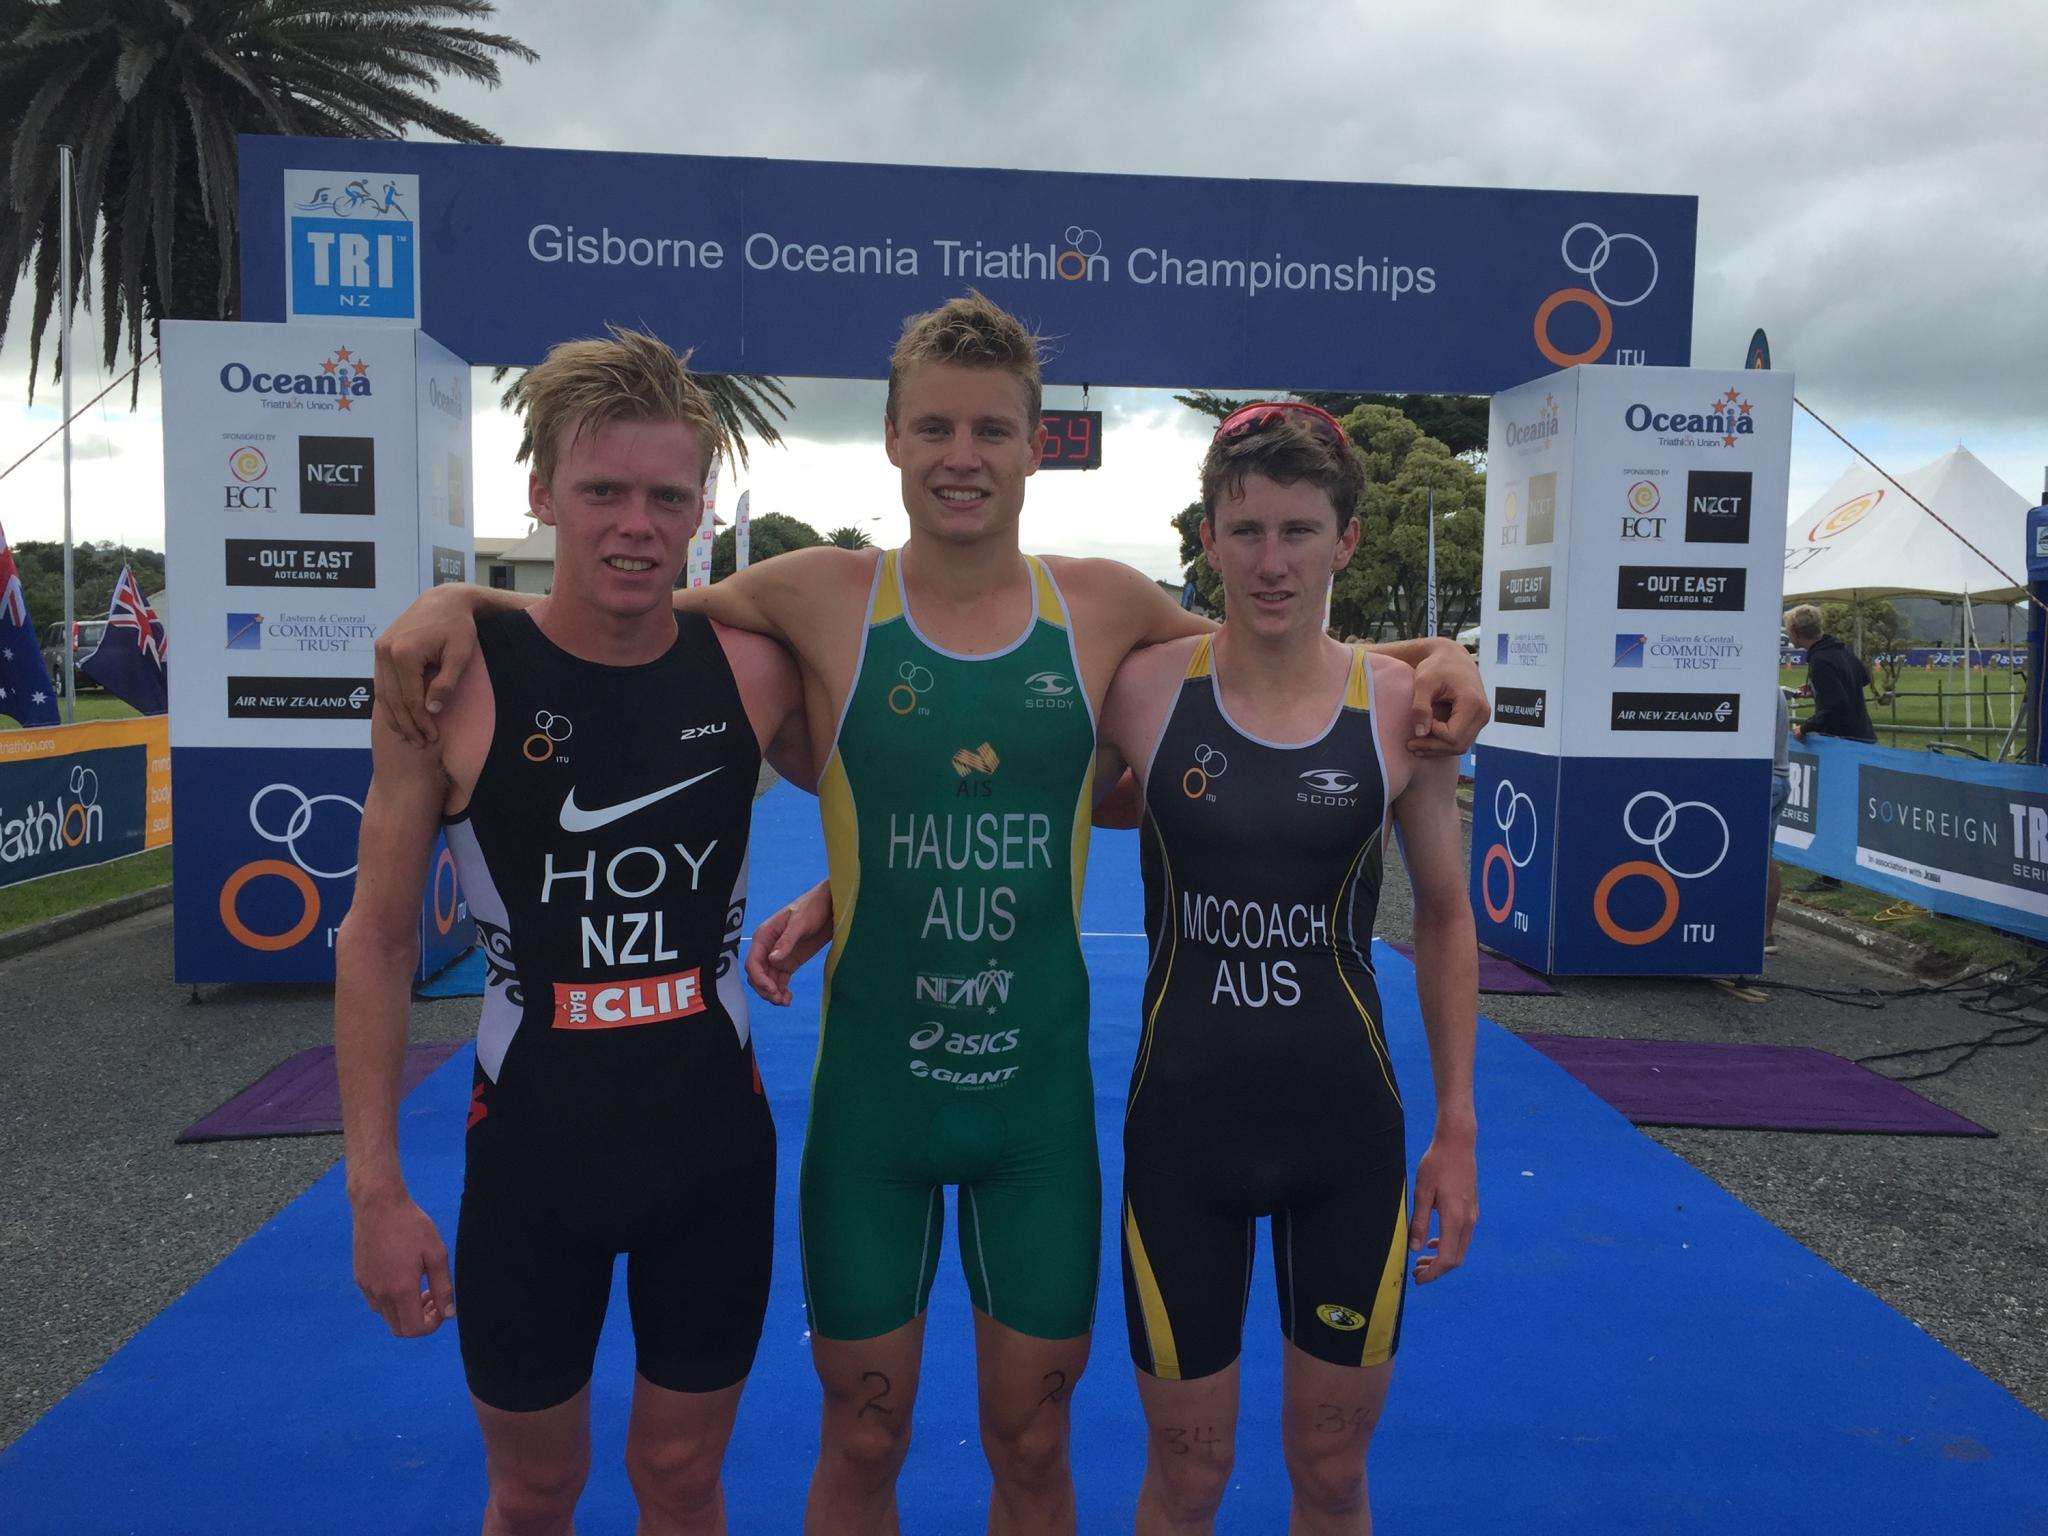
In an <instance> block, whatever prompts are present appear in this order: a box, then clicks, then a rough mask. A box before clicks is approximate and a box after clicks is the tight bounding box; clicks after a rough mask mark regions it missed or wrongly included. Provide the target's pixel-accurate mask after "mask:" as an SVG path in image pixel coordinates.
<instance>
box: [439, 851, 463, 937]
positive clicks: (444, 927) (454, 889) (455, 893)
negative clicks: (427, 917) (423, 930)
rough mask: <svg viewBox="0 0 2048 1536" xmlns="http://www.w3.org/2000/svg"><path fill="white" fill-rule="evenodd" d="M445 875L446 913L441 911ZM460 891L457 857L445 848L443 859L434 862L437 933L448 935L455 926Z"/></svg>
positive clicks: (442, 853)
mask: <svg viewBox="0 0 2048 1536" xmlns="http://www.w3.org/2000/svg"><path fill="white" fill-rule="evenodd" d="M444 873H445V874H446V875H447V876H448V910H447V911H445V912H444V911H442V910H441V876H442V875H443V874H444ZM460 889H461V881H460V880H458V879H457V878H456V874H455V855H454V854H452V853H450V852H449V851H448V850H447V849H446V848H443V849H442V850H441V857H440V858H438V859H436V860H435V861H434V928H435V931H436V932H439V933H446V932H447V931H448V930H449V929H450V928H453V927H454V926H455V914H456V911H457V909H458V906H459V893H460Z"/></svg>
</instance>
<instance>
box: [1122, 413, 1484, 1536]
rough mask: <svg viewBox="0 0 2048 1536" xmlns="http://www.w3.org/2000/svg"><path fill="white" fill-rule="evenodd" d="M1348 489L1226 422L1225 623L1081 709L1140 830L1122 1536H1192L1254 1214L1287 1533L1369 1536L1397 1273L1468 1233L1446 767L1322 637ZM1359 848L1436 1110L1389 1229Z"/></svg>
mask: <svg viewBox="0 0 2048 1536" xmlns="http://www.w3.org/2000/svg"><path fill="white" fill-rule="evenodd" d="M1362 480H1363V475H1362V472H1361V470H1360V467H1359V465H1358V462H1357V457H1356V455H1355V453H1354V452H1353V450H1352V448H1351V445H1350V443H1349V442H1348V441H1347V440H1346V439H1345V436H1344V433H1343V429H1342V428H1341V427H1340V426H1339V425H1338V424H1337V422H1336V421H1334V420H1333V419H1332V418H1331V417H1330V416H1329V415H1328V414H1327V413H1325V412H1323V411H1321V410H1318V409H1317V408H1316V407H1314V406H1309V405H1303V404H1300V403H1298V402H1292V401H1289V402H1279V403H1261V404H1257V405H1250V406H1246V407H1245V408H1243V409H1242V410H1239V411H1237V412H1235V413H1234V414H1232V415H1231V416H1229V417H1227V418H1226V419H1225V420H1224V421H1223V423H1222V425H1221V426H1220V427H1219V428H1218V429H1217V432H1216V436H1215V440H1214V441H1213V442H1212V444H1211V445H1210V448H1209V452H1208V455H1207V457H1206V458H1205V459H1204V461H1203V465H1202V503H1203V509H1204V517H1203V521H1202V528H1201V533H1202V547H1203V550H1204V551H1205V553H1206V554H1207V555H1208V558H1209V562H1210V564H1211V565H1212V566H1213V567H1214V568H1215V570H1216V572H1217V574H1218V575H1220V576H1221V577H1222V579H1223V587H1224V594H1225V612H1226V615H1227V617H1226V620H1225V623H1224V625H1223V627H1222V629H1220V630H1219V631H1217V632H1216V633H1215V634H1214V635H1204V636H1202V637H1200V638H1198V639H1191V640H1179V641H1170V642H1168V643H1167V644H1164V645H1158V646H1152V647H1150V648H1148V649H1145V650H1141V651H1137V652H1134V653H1133V654H1132V655H1131V656H1130V657H1129V658H1128V659H1127V660H1125V662H1124V663H1123V665H1122V666H1121V667H1120V668H1118V670H1117V674H1116V679H1115V681H1114V682H1113V683H1112V684H1111V686H1110V693H1109V701H1108V704H1107V706H1106V708H1105V709H1104V711H1103V718H1102V741H1103V747H1104V753H1103V755H1104V758H1105V759H1106V762H1105V765H1104V771H1103V774H1102V777H1103V780H1104V782H1111V781H1113V780H1114V778H1115V776H1116V774H1117V772H1118V771H1119V770H1120V768H1121V767H1122V766H1123V765H1125V764H1128V765H1129V767H1130V768H1131V770H1132V772H1133V773H1134V774H1135V775H1136V778H1137V781H1138V784H1139V786H1140V793H1141V796H1142V801H1143V805H1144V821H1143V826H1142V830H1141V832H1140V838H1141V843H1140V847H1141V856H1142V859H1143V864H1144V876H1145V927H1146V934H1147V938H1148V940H1149V942H1150V945H1151V962H1150V965H1149V967H1148V969H1147V972H1146V977H1145V990H1144V1017H1145V1028H1144V1034H1143V1036H1142V1037H1141V1040H1140V1044H1139V1047H1138V1055H1137V1060H1136V1062H1135V1063H1134V1064H1133V1067H1132V1073H1131V1091H1130V1098H1129V1101H1128V1105H1127V1108H1126V1112H1125V1121H1124V1199H1123V1218H1122V1223H1121V1225H1122V1228H1123V1259H1124V1265H1123V1267H1124V1302H1125V1313H1126V1318H1127V1321H1128V1324H1129V1330H1130V1340H1131V1354H1132V1358H1133V1360H1134V1361H1135V1362H1136V1364H1137V1367H1138V1389H1139V1397H1140V1399H1141V1400H1142V1401H1143V1403H1144V1406H1145V1416H1146V1420H1147V1423H1148V1425H1149V1428H1150V1436H1149V1439H1148V1442H1147V1456H1146V1471H1145V1482H1144V1485H1143V1488H1142V1489H1141V1491H1140V1494H1139V1499H1138V1513H1137V1529H1138V1531H1139V1532H1140V1533H1141V1536H1169V1533H1173V1536H1180V1533H1196V1532H1207V1531H1210V1530H1211V1529H1213V1526H1214V1520H1215V1515H1216V1510H1217V1508H1218V1506H1219V1504H1220V1503H1221V1501H1222V1498H1223V1493H1224V1489H1225V1487H1226V1485H1227V1483H1228V1480H1229V1476H1230V1467H1231V1460H1232V1454H1233V1447H1234V1442H1235V1436H1236V1429H1237V1397H1238V1369H1237V1361H1238V1351H1239V1348H1240V1334H1241V1332H1242V1325H1243V1318H1244V1315H1245V1307H1246V1303H1247V1300H1248V1288H1249V1285H1250V1281H1251V1259H1252V1244H1253V1241H1254V1239H1255V1237H1256V1235H1257V1226H1258V1219H1259V1218H1260V1217H1262V1216H1267V1217H1270V1218H1271V1219H1272V1221H1271V1224H1272V1241H1273V1267H1274V1272H1275V1275H1274V1277H1275V1280H1276V1282H1277V1285H1278V1290H1279V1309H1280V1325H1281V1329H1282V1331H1283V1333H1284V1334H1285V1335H1286V1339H1287V1343H1286V1346H1285V1348H1284V1384H1283V1389H1282V1391H1283V1397H1282V1408H1281V1438H1282V1442H1283V1444H1284V1447H1285V1450H1286V1456H1287V1469H1288V1473H1289V1475H1290V1477H1291V1478H1292V1481H1293V1487H1294V1510H1293V1517H1292V1521H1291V1524H1290V1529H1291V1530H1293V1531H1296V1532H1302V1533H1318V1536H1320V1533H1329V1536H1335V1533H1339V1532H1342V1533H1346V1536H1357V1533H1362V1532H1365V1531H1368V1530H1370V1528H1371V1516H1370V1513H1369V1509H1368V1505H1367V1502H1366V1491H1365V1458H1366V1447H1367V1442H1368V1441H1369V1439H1370V1437H1371V1434H1372V1431H1373V1427H1374V1425H1375V1424H1376V1423H1377V1422H1378V1419H1379V1415H1380V1409H1381V1406H1382V1405H1383V1404H1384V1402H1385V1401H1386V1393H1387V1386H1388V1382H1389V1379H1390V1377H1391V1374H1392V1371H1393V1356H1394V1350H1395V1347H1396V1345H1397V1344H1398V1342H1399V1339H1400V1325H1401V1301H1402V1288H1403V1278H1404V1277H1403V1269H1404V1267H1405V1266H1404V1260H1405V1259H1406V1256H1407V1254H1408V1253H1410V1252H1416V1253H1420V1254H1421V1255H1422V1257H1421V1258H1420V1259H1419V1260H1418V1261H1417V1262H1416V1265H1415V1278H1416V1280H1417V1281H1418V1282H1419V1283H1427V1282H1429V1281H1432V1280H1435V1279H1438V1278H1439V1277H1441V1276H1442V1275H1443V1274H1445V1273H1446V1272H1447V1271H1449V1270H1451V1269H1455V1268H1456V1267H1457V1266H1458V1264H1459V1263H1460V1262H1461V1261H1462V1260H1463V1258H1464V1254H1465V1247H1466V1243H1467V1241H1468V1239H1469V1237H1470V1235H1471V1231H1472V1225H1473V1222H1474V1221H1475V1220H1476V1218H1477V1215H1478V1193H1477V1177H1476V1173H1475V1160H1474V1143H1475V1139H1476V1135H1477V1123H1476V1120H1475V1117H1474V1113H1473V1099H1472V1056H1473V1036H1474V1031H1475V1029H1476V1024H1477V1018H1476V1015H1477V1003H1478V949H1477V944H1476V941H1475V938H1474V934H1473V924H1472V910H1471V906H1470V904H1469V902H1468V901H1467V899H1466V894H1465V878H1464V860H1463V857H1462V852H1461V850H1462V844H1461V841H1460V836H1459V823H1458V805H1457V799H1456V790H1457V763H1456V761H1455V760H1453V759H1450V758H1418V757H1415V756H1414V755H1412V754H1410V753H1408V752H1406V751H1403V750H1401V746H1402V743H1403V742H1404V740H1405V739H1406V736H1407V722H1408V709H1409V700H1410V696H1411V693H1412V690H1413V686H1414V673H1413V671H1412V669H1411V668H1409V667H1408V666H1407V665H1405V664H1404V663H1402V662H1399V661H1396V660H1394V659H1393V658H1391V657H1388V656H1385V655H1381V654H1374V653H1371V652H1368V651H1366V650H1364V649H1362V648H1357V647H1352V646H1346V645H1341V644H1339V643H1338V642H1336V641H1334V640H1332V639H1330V638H1329V636H1328V634H1327V633H1326V632H1325V630H1324V627H1323V613H1324V605H1325V600H1326V597H1327V594H1328V591H1329V585H1330V581H1331V578H1332V576H1333V574H1334V573H1335V572H1337V571H1339V570H1342V569H1343V568H1344V566H1345V565H1346V564H1347V563H1348V562H1349V561H1350V558H1351V552H1352V550H1353V548H1354V547H1355V546H1356V544H1357V542H1358V527H1357V523H1356V520H1355V517H1354V509H1355V507H1356V504H1357V500H1358V494H1359V490H1360V488H1361V483H1362ZM1390 826H1392V827H1394V828H1397V829H1398V831H1399V833H1400V836H1401V844H1402V851H1403V853H1404V855H1405V856H1406V859H1407V863H1408V873H1409V878H1410V882H1411V884H1412V885H1413V887H1414V892H1415V946H1416V953H1415V974H1416V985H1417V990H1418V991H1419V993H1420V996H1421V1002H1422V1016H1423V1025H1424V1028H1425V1030H1426V1031H1427V1033H1428V1036H1429V1045H1430V1061H1431V1068H1432V1075H1433V1076H1434V1078H1435V1086H1436V1126H1435V1134H1434V1138H1433V1140H1432V1141H1431V1143H1430V1147H1429V1150H1428V1151H1427V1152H1426V1153H1425V1154H1424V1155H1423V1158H1422V1161H1421V1164H1420V1165H1419V1167H1418V1169H1417V1171H1416V1179H1415V1203H1414V1208H1413V1212H1412V1214H1411V1212H1410V1210H1409V1207H1408V1203H1407V1160H1406V1155H1405V1153H1404V1150H1403V1141H1402V1134H1403V1133H1402V1112H1401V1097H1400V1093H1399V1091H1398V1089H1397V1087H1396V1085H1395V1080H1394V1069H1393V1060H1392V1057H1391V1054H1390V1052H1389V1050H1388V1047H1387V1039H1386V1031H1385V1029H1384V1027H1383V1023H1382V1020H1383V1017H1384V1015H1383V1012H1382V1009H1381V1006H1380V998H1379V992H1378V989H1377V986H1376V984H1375V981H1374V975H1373V965H1372V954H1371V947H1372V929H1373V916H1374V913H1375V911H1376V909H1377V907H1378V905H1379V893H1380V878H1381V872H1382V861H1383V859H1384V857H1385V851H1386V841H1387V833H1388V830H1389V827H1390ZM1432 1215H1434V1216H1435V1218H1436V1220H1437V1223H1438V1226H1439V1236H1437V1237H1435V1238H1432V1237H1431V1236H1430V1235H1429V1231H1430V1221H1431V1217H1432Z"/></svg>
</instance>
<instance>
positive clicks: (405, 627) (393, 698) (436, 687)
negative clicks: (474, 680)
mask: <svg viewBox="0 0 2048 1536" xmlns="http://www.w3.org/2000/svg"><path fill="white" fill-rule="evenodd" d="M467 590H468V589H467V588H465V587H462V586H459V585H451V586H445V587H436V588H434V589H433V590H432V591H429V592H422V593H421V594H420V595H419V596H418V597H417V598H415V599H414V600H413V602H412V605H411V606H410V607H408V608H407V609H406V610H405V612H403V613H401V614H400V615H399V616H398V617H397V619H396V620H394V621H393V622H392V624H391V627H390V628H389V629H387V630H385V631H384V633H383V634H381V635H379V636H378V637H377V689H376V704H377V713H378V714H380V715H381V716H383V718H384V723H385V724H386V725H388V726H389V727H390V728H391V729H392V730H393V731H394V732H396V733H397V734H398V735H399V736H401V737H403V738H404V739H405V741H406V742H407V743H408V744H410V745H412V746H415V747H417V746H422V745H424V744H425V743H427V742H430V741H439V740H440V739H441V730H440V726H439V725H438V724H437V723H436V721H435V719H434V717H435V716H436V715H438V714H440V713H441V711H442V709H443V708H444V707H445V706H446V705H447V703H448V700H449V698H450V697H452V696H453V694H454V692H455V684H456V682H457V680H458V679H460V678H461V676H462V672H463V669H464V668H465V667H467V666H468V665H469V661H470V658H471V657H472V656H474V655H475V654H476V615H475V612H474V610H473V608H472V607H471V604H470V600H469V597H468V596H467Z"/></svg>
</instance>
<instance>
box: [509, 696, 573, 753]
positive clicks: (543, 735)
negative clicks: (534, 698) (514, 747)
mask: <svg viewBox="0 0 2048 1536" xmlns="http://www.w3.org/2000/svg"><path fill="white" fill-rule="evenodd" d="M533 723H534V727H535V729H534V732H533V734H532V735H531V736H529V737H527V738H526V740H524V741H522V742H521V743H520V744H519V755H520V756H521V757H523V758H525V759H526V760H527V761H528V762H529V763H545V762H548V761H549V760H551V759H552V760H553V761H556V762H562V763H566V762H567V761H569V759H568V758H566V757H556V756H555V749H556V748H557V747H559V746H561V744H562V743H563V742H565V741H567V740H568V739H569V738H570V736H572V735H573V734H575V731H576V727H575V726H574V725H572V724H571V723H570V721H569V717H568V716H567V715H558V714H556V713H554V712H553V711H552V710H546V709H538V710H535V711H534V714H533Z"/></svg>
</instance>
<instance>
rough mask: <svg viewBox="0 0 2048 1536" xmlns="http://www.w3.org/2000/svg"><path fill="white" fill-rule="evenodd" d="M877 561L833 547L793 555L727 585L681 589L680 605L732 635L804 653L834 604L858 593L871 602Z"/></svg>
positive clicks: (736, 574) (748, 570) (746, 572)
mask: <svg viewBox="0 0 2048 1536" xmlns="http://www.w3.org/2000/svg"><path fill="white" fill-rule="evenodd" d="M876 558H877V557H876V555H875V554H874V552H873V551H871V550H858V549H840V548H837V547H836V546H834V545H830V544H823V545H819V546H817V547H815V548H812V549H792V550H789V551H787V552H786V553H784V554H780V555H776V556H775V557H774V558H773V559H769V560H763V561H762V562H761V563H760V564H759V565H750V566H748V567H747V568H746V569H745V570H744V571H734V572H733V573H732V574H731V575H730V576H728V577H726V578H725V579H724V580H723V581H714V582H712V583H710V584H709V585H708V586H702V587H678V588H677V589H676V595H675V605H676V607H678V608H681V609H684V610H686V611H690V612H696V613H701V614H703V615H704V616H705V617H706V618H708V619H711V620H713V621H715V622H716V623H719V624H723V625H725V626H726V627H727V628H728V629H743V630H746V631H747V632H748V633H749V634H755V635H766V636H767V637H768V638H769V639H771V640H780V641H782V642H783V643H784V644H785V645H791V646H794V647H796V648H797V649H799V650H801V649H802V648H803V647H804V646H805V645H806V644H807V643H812V644H814V643H816V640H817V635H818V626H819V623H820V621H821V620H823V621H824V622H826V623H828V624H829V623H830V622H831V620H830V618H828V617H827V615H828V614H831V613H832V612H833V610H834V607H835V604H834V599H835V598H837V599H839V600H840V601H841V602H843V601H844V600H845V599H846V598H847V597H848V596H850V595H853V594H855V593H856V592H857V593H858V595H859V596H860V597H862V598H865V597H866V595H867V590H868V586H869V584H870V583H871V582H872V581H873V579H874V573H875V560H876Z"/></svg>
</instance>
